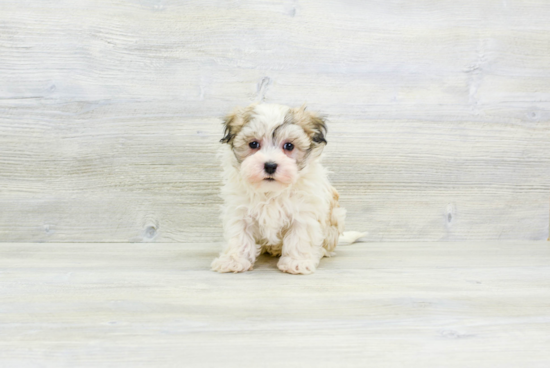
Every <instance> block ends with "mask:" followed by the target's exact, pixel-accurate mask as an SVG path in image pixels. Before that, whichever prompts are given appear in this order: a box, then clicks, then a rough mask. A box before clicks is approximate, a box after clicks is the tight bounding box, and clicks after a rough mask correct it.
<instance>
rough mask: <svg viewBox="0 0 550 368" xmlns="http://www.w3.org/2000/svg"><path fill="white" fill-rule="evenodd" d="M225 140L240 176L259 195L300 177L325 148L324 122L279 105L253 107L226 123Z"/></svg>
mask: <svg viewBox="0 0 550 368" xmlns="http://www.w3.org/2000/svg"><path fill="white" fill-rule="evenodd" d="M224 124H225V137H224V138H223V139H222V140H221V142H223V143H227V144H229V145H230V146H231V149H232V150H233V153H234V154H235V158H236V161H237V164H238V165H239V171H240V174H241V176H242V177H243V178H244V179H245V180H246V181H248V182H249V183H250V184H252V185H253V186H254V187H255V188H256V190H258V191H260V192H270V191H278V190H281V189H283V188H285V187H287V186H289V185H291V184H293V183H295V182H296V181H297V180H298V178H299V177H300V174H301V172H302V171H303V170H304V169H305V168H306V167H307V165H308V163H310V162H311V161H312V160H315V159H316V158H317V157H319V155H320V154H321V152H322V150H323V148H324V145H325V144H326V140H325V133H326V125H325V122H324V120H323V119H321V118H320V117H318V116H317V115H315V114H312V113H310V112H306V111H305V107H302V108H296V109H292V108H289V107H286V106H280V105H268V104H265V105H252V106H249V107H247V108H244V109H237V110H235V111H234V112H233V113H232V114H231V115H229V116H228V117H227V118H226V119H225V122H224Z"/></svg>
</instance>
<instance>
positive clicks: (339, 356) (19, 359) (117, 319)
mask: <svg viewBox="0 0 550 368" xmlns="http://www.w3.org/2000/svg"><path fill="white" fill-rule="evenodd" d="M218 247H219V244H213V243H209V244H194V245H189V244H154V243H149V244H9V243H4V244H0V366H2V367H20V366H23V367H25V366H29V367H30V366H47V367H48V366H51V367H77V366H78V367H80V366H87V367H107V366H127V367H142V366H150V367H163V366H173V367H329V366H331V367H499V368H500V367H514V368H517V367H545V368H546V367H550V243H548V242H506V243H501V242H499V243H497V242H493V243H487V242H483V243H359V244H354V245H351V246H347V247H340V248H339V249H338V252H337V256H336V257H334V258H330V259H324V260H323V261H322V263H321V266H320V268H319V269H318V271H317V273H316V274H314V275H310V276H292V275H288V274H283V273H281V272H279V271H278V270H277V268H276V259H274V258H269V257H263V256H262V258H261V259H260V260H259V262H258V263H257V266H256V268H255V270H254V271H252V272H247V273H244V274H217V273H214V272H211V271H209V263H210V261H211V260H212V258H213V257H214V256H215V254H216V253H217V251H218Z"/></svg>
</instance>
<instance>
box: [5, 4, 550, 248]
mask: <svg viewBox="0 0 550 368" xmlns="http://www.w3.org/2000/svg"><path fill="white" fill-rule="evenodd" d="M548 19H550V6H549V5H548V3H547V2H545V1H543V0H529V1H519V0H516V1H513V0H507V1H500V0H499V1H496V0H495V1H492V0H491V1H483V2H479V1H473V0H470V1H466V2H456V1H450V0H444V1H439V2H437V4H434V3H433V2H422V1H421V2H414V3H411V4H403V3H402V2H392V1H389V2H384V3H383V4H382V3H380V2H375V1H363V2H354V1H347V2H319V1H300V2H291V1H288V2H278V1H267V0H266V1H242V2H239V3H227V2H223V1H185V2H180V1H154V0H152V1H97V0H89V1H88V0H87V1H77V2H75V1H69V0H64V1H36V0H31V1H27V2H25V5H24V6H22V5H21V2H20V1H15V0H2V1H0V80H1V81H2V83H1V84H0V241H4V242H6V241H40V242H75V241H78V242H86V241H88V242H89V241H106V242H129V241H135V242H139V241H144V242H149V241H154V242H157V241H158V242H172V241H173V242H197V241H219V240H220V225H219V221H218V219H217V216H218V215H217V206H218V205H219V204H220V200H219V198H217V192H218V189H219V181H218V175H219V167H218V164H217V162H216V160H215V149H216V147H217V146H218V143H217V141H218V140H219V138H220V136H221V129H220V126H219V122H220V121H219V119H218V117H220V116H222V115H223V114H225V113H226V112H227V111H229V110H230V109H231V108H232V107H233V106H235V105H243V104H248V103H250V102H253V101H256V100H262V99H263V100H265V101H266V102H277V103H285V104H291V105H300V104H302V103H303V102H305V101H306V102H308V103H309V105H310V108H311V109H314V110H319V111H321V112H323V113H326V114H327V115H328V116H329V118H330V120H331V122H330V125H329V131H330V133H329V137H328V138H329V145H328V147H327V157H326V160H325V162H326V164H327V166H329V168H330V169H331V170H332V171H333V172H334V174H333V181H334V182H335V184H336V187H337V188H338V189H339V191H340V193H341V195H342V202H343V205H344V206H345V207H347V208H348V210H349V220H348V223H349V226H348V228H349V229H350V230H361V231H362V230H368V231H369V232H370V236H371V239H372V240H376V241H383V240H385V241H397V240H429V241H439V240H453V241H456V240H495V239H512V240H513V239H527V240H528V239H537V240H542V239H546V238H548V231H549V230H548V229H549V225H548V224H549V222H550V218H549V212H550V211H549V204H550V198H549V196H548V193H549V192H550V184H549V183H550V151H549V150H548V142H550V94H549V90H548V88H547V86H548V85H549V83H550V79H549V78H550V77H549V76H550V46H549V45H550V42H549V38H550V36H549V35H550V32H549V31H550V26H549V23H548ZM364 224H365V225H364Z"/></svg>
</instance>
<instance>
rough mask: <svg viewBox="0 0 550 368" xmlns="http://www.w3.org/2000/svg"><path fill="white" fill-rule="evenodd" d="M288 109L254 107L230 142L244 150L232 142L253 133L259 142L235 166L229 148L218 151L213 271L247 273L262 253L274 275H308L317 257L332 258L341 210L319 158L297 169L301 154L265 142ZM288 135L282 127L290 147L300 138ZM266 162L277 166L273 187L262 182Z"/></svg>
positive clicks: (242, 144)
mask: <svg viewBox="0 0 550 368" xmlns="http://www.w3.org/2000/svg"><path fill="white" fill-rule="evenodd" d="M288 110H289V108H288V107H285V106H279V105H258V106H256V107H255V110H254V111H255V115H254V116H255V117H254V119H253V121H250V123H249V124H248V125H247V126H246V127H245V128H243V129H242V133H241V135H240V136H238V137H237V138H235V139H236V141H237V143H238V144H241V146H240V147H244V148H242V150H245V149H246V146H245V144H246V145H247V144H248V142H247V141H246V142H241V143H239V142H238V139H240V137H241V136H243V137H244V136H250V135H251V134H252V135H254V134H255V133H257V134H256V135H257V138H258V139H263V140H262V148H261V149H259V150H257V152H252V153H250V154H249V155H248V156H246V158H245V159H244V160H243V161H242V162H239V160H238V159H237V157H236V154H235V153H234V152H233V150H232V148H231V146H230V145H228V144H224V145H223V146H222V148H221V149H220V152H219V153H220V155H219V156H220V158H221V161H222V164H223V169H224V170H223V187H222V192H221V195H222V198H223V199H224V206H223V213H222V218H223V228H224V236H225V239H226V245H225V247H224V250H223V251H222V252H221V254H220V256H219V257H218V258H216V259H215V260H214V261H213V262H212V269H213V270H215V271H218V272H242V271H248V270H252V267H253V265H254V261H255V260H256V258H257V257H258V256H259V255H260V254H261V253H262V252H268V253H270V254H272V255H280V256H281V257H280V259H279V262H278V264H277V267H278V268H279V269H280V270H281V271H284V272H288V273H292V274H309V273H312V272H314V271H315V270H316V268H317V266H318V265H319V261H320V259H321V258H322V257H323V256H330V255H331V251H332V250H333V249H334V247H335V246H336V244H337V242H338V236H339V234H341V233H342V231H343V226H344V218H345V210H344V209H342V208H339V206H338V205H337V193H336V191H335V190H334V189H333V188H332V186H331V185H330V183H329V180H328V177H327V171H326V170H325V168H324V167H323V166H322V165H321V164H320V162H319V157H318V155H317V156H316V157H311V158H309V159H308V161H307V165H306V166H305V167H303V168H302V169H301V170H299V169H298V167H297V164H296V160H297V157H298V156H297V155H299V154H300V152H299V151H298V150H297V149H296V152H285V151H284V150H282V149H281V148H280V147H281V144H284V143H281V142H278V141H276V140H274V141H273V142H272V141H270V137H271V134H272V133H271V132H272V131H273V129H274V128H275V127H276V126H277V125H279V124H281V122H282V121H283V119H284V116H285V114H286V113H287V112H288ZM245 129H248V130H245ZM292 129H295V127H291V128H289V129H288V134H290V135H292V136H293V137H295V140H296V141H297V140H298V139H305V138H303V137H302V135H303V136H304V137H305V133H303V132H302V131H301V128H300V132H296V131H293V130H292ZM300 134H301V135H300ZM262 137H267V138H262ZM309 143H310V142H309V141H308V144H309ZM321 150H322V149H321ZM319 154H320V152H319ZM267 161H272V162H276V163H277V164H278V168H277V172H276V173H275V174H274V175H273V177H274V178H275V180H273V181H266V180H264V179H265V177H266V175H267V174H266V173H265V172H264V171H263V167H264V166H263V165H264V163H265V162H267ZM335 193H336V197H335ZM335 198H336V199H335ZM346 240H349V239H346Z"/></svg>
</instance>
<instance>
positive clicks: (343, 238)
mask: <svg viewBox="0 0 550 368" xmlns="http://www.w3.org/2000/svg"><path fill="white" fill-rule="evenodd" d="M367 234H368V233H361V232H359V231H344V233H343V234H342V235H340V237H339V238H338V245H350V244H353V243H355V242H356V241H357V240H359V239H361V238H363V237H365V236H367Z"/></svg>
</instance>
